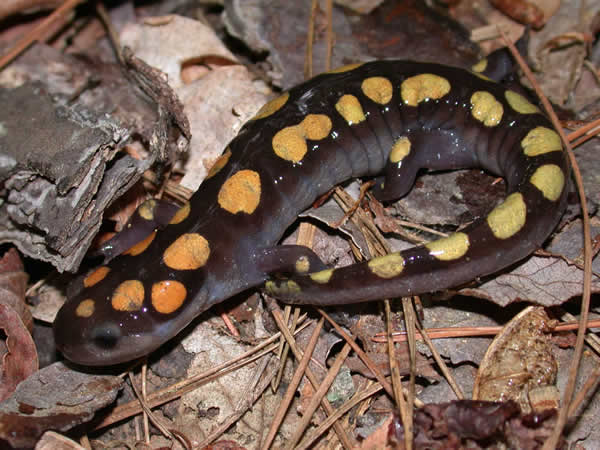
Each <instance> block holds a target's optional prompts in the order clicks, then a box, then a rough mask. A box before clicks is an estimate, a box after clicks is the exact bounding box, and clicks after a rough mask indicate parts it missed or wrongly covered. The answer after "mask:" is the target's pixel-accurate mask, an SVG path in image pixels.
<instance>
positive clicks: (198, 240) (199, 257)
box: [163, 233, 210, 270]
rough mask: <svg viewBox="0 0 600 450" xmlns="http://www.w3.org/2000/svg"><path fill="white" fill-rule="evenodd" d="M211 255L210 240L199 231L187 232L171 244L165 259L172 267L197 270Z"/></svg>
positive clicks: (164, 256) (166, 251)
mask: <svg viewBox="0 0 600 450" xmlns="http://www.w3.org/2000/svg"><path fill="white" fill-rule="evenodd" d="M209 255H210V247H209V245H208V241H207V240H206V239H205V238H204V237H203V236H202V235H200V234H198V233H187V234H184V235H182V236H180V237H179V238H177V240H176V241H175V242H173V243H172V244H171V245H169V247H168V248H167V249H166V250H165V253H164V255H163V261H164V262H165V264H166V265H167V266H169V267H170V268H171V269H176V270H195V269H199V268H200V267H202V266H204V264H206V261H207V260H208V256H209Z"/></svg>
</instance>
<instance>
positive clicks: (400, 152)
mask: <svg viewBox="0 0 600 450" xmlns="http://www.w3.org/2000/svg"><path fill="white" fill-rule="evenodd" d="M410 145H411V144H410V140H409V139H408V138H407V137H401V138H399V139H397V140H396V142H394V145H393V146H392V151H391V152H390V162H392V163H397V162H400V161H402V160H403V159H404V158H406V157H407V156H408V155H409V153H410Z"/></svg>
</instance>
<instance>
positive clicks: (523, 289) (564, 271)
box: [460, 256, 600, 306]
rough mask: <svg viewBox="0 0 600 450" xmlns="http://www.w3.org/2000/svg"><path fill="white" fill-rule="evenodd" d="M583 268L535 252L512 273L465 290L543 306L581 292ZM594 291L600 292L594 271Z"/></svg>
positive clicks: (499, 301) (599, 280)
mask: <svg viewBox="0 0 600 450" xmlns="http://www.w3.org/2000/svg"><path fill="white" fill-rule="evenodd" d="M582 282H583V270H581V269H579V268H578V267H576V266H574V265H569V264H567V263H566V262H565V261H563V260H562V259H559V258H552V257H548V258H547V257H540V256H532V257H531V258H529V259H528V260H527V261H525V262H524V263H523V264H521V265H520V266H518V267H517V268H516V269H515V270H513V271H512V272H510V273H506V274H502V275H499V276H497V277H495V278H494V279H493V280H491V281H488V282H486V283H484V284H482V285H481V286H479V287H477V288H467V289H462V290H461V291H460V293H461V294H464V295H471V296H473V297H479V298H484V299H486V300H489V301H492V302H494V303H496V304H498V305H501V306H506V305H508V304H510V303H512V302H515V301H523V300H526V301H529V302H532V303H537V304H539V305H543V306H555V305H560V304H562V303H564V302H566V301H567V300H569V299H570V298H571V297H574V296H577V295H581V292H582V286H583V284H582ZM592 292H600V278H599V277H597V276H594V275H592Z"/></svg>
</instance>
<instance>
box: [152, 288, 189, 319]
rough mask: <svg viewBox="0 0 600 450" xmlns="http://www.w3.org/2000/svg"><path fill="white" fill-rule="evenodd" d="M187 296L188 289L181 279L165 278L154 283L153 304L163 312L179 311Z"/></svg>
mask: <svg viewBox="0 0 600 450" xmlns="http://www.w3.org/2000/svg"><path fill="white" fill-rule="evenodd" d="M186 296H187V290H186V289H185V286H184V285H183V284H182V283H180V282H179V281H174V280H164V281H159V282H158V283H154V284H153V285H152V305H153V306H154V309H156V310H157V311H158V312H159V313H162V314H170V313H172V312H173V311H177V310H178V309H179V308H180V307H181V305H182V304H183V301H184V300H185V297H186Z"/></svg>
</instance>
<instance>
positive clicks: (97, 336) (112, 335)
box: [92, 325, 121, 350]
mask: <svg viewBox="0 0 600 450" xmlns="http://www.w3.org/2000/svg"><path fill="white" fill-rule="evenodd" d="M120 338H121V331H120V330H119V329H118V328H117V327H115V326H113V325H104V326H99V327H96V328H95V329H94V331H93V332H92V340H93V342H94V343H95V344H96V345H97V346H98V348H101V349H107V350H109V349H112V348H115V347H116V346H117V344H118V342H119V339H120Z"/></svg>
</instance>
